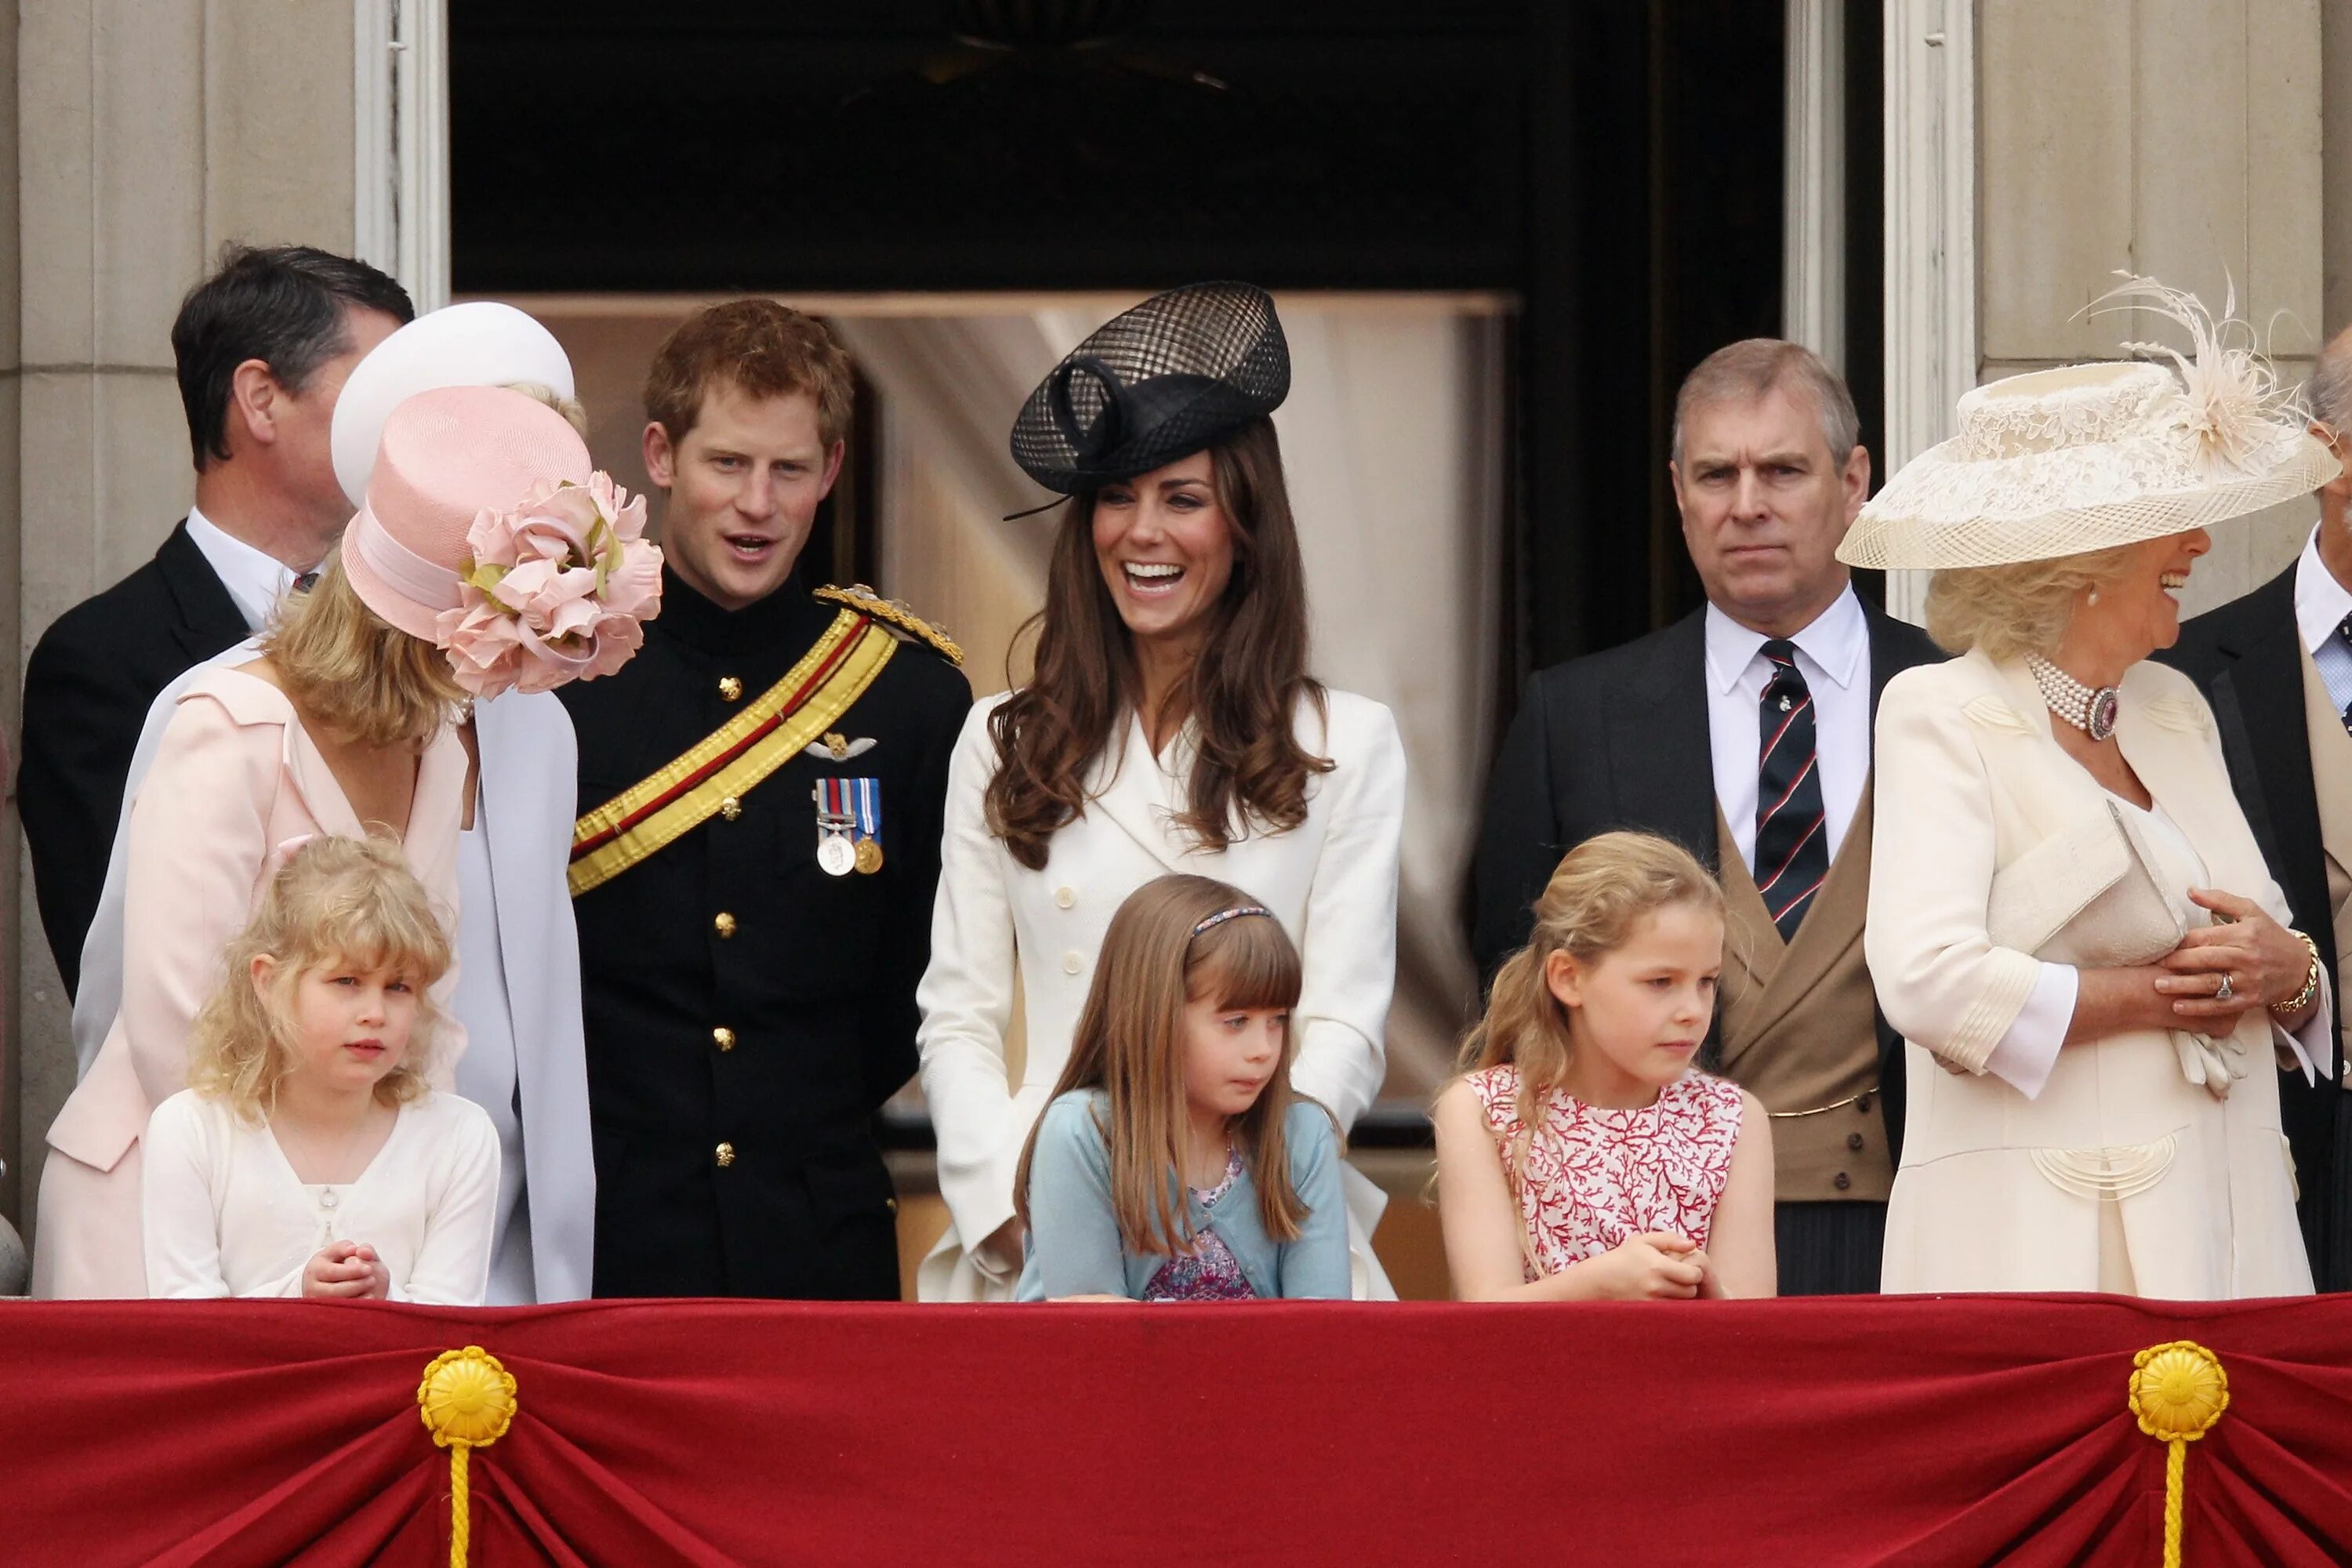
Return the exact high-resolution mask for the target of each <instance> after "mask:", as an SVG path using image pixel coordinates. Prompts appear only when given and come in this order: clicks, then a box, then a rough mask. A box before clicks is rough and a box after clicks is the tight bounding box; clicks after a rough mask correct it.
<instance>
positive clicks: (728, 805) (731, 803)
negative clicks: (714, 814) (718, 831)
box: [719, 795, 743, 822]
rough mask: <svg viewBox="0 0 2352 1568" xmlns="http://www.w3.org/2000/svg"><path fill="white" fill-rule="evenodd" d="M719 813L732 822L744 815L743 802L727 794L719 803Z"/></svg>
mask: <svg viewBox="0 0 2352 1568" xmlns="http://www.w3.org/2000/svg"><path fill="white" fill-rule="evenodd" d="M742 815H743V803H742V802H741V801H740V800H738V799H736V798H735V797H734V796H733V795H727V796H725V797H723V798H722V799H721V800H720V801H719V816H723V817H725V818H726V819H727V820H728V821H730V822H732V821H734V820H735V819H736V818H737V817H739V816H742Z"/></svg>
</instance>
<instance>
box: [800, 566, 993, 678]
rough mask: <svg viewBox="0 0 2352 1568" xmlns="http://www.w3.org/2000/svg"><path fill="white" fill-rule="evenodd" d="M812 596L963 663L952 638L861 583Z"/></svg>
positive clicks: (961, 654) (904, 607)
mask: <svg viewBox="0 0 2352 1568" xmlns="http://www.w3.org/2000/svg"><path fill="white" fill-rule="evenodd" d="M813 597H815V598H818V599H822V600H823V601H824V602H825V603H826V604H828V605H841V606H842V607H843V608H844V609H850V610H856V612H857V613H858V614H859V615H861V616H870V617H872V618H873V619H875V620H877V621H879V622H881V623H882V624H883V625H884V626H889V627H892V628H893V629H895V630H898V631H901V632H904V633H906V634H907V635H908V637H912V638H914V639H915V640H916V641H917V642H920V643H926V644H929V646H930V647H932V648H934V649H935V650H937V651H938V652H939V653H940V654H941V655H943V656H944V657H945V658H946V659H947V661H948V662H949V663H950V664H952V665H954V666H956V667H957V668H962V666H963V649H962V648H961V647H957V646H956V640H955V638H953V637H950V636H948V634H947V633H945V632H943V631H941V630H940V628H939V627H937V626H933V625H931V623H930V622H929V621H927V620H925V619H923V617H922V616H919V615H917V614H915V612H914V611H912V610H910V609H908V607H907V606H906V605H903V604H900V603H899V602H898V600H896V599H886V598H884V597H883V596H882V595H879V594H877V593H876V592H875V591H874V590H873V589H871V588H869V587H867V586H866V584H863V583H852V584H850V585H849V586H848V587H846V588H819V589H818V590H817V591H816V593H815V594H814V595H813Z"/></svg>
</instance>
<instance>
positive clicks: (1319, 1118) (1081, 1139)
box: [1013, 876, 1349, 1301]
mask: <svg viewBox="0 0 2352 1568" xmlns="http://www.w3.org/2000/svg"><path fill="white" fill-rule="evenodd" d="M1298 990H1299V960H1298V950H1297V948H1295V947H1293V946H1292V945H1291V942H1290V938H1289V937H1288V936H1287V935H1286V934H1285V932H1284V931H1283V929H1282V922H1281V921H1277V920H1276V919H1275V918H1274V917H1273V915H1272V914H1270V913H1268V912H1267V910H1266V909H1265V906H1264V905H1262V904H1259V903H1257V902H1255V901H1254V900H1252V899H1251V898H1250V897H1249V896H1248V895H1247V894H1245V893H1243V892H1242V891H1240V890H1239V889H1235V888H1232V887H1229V886H1227V885H1226V884H1225V883H1223V882H1219V881H1214V880H1212V879H1209V878H1207V877H1187V876H1175V877H1160V878H1158V879H1155V880H1152V881H1150V882H1147V883H1145V884H1144V885H1143V886H1142V887H1141V888H1139V889H1137V890H1136V891H1135V892H1133V893H1131V894H1129V896H1128V898H1127V900H1126V901H1125V902H1124V903H1122V904H1120V905H1119V907H1118V913H1117V914H1115V915H1113V916H1112V917H1111V921H1110V929H1109V931H1107V932H1105V933H1104V936H1103V947H1102V955H1101V957H1100V958H1099V959H1098V960H1097V962H1096V963H1095V973H1094V983H1093V984H1092V985H1091V986H1089V987H1088V989H1087V1005H1086V1010H1085V1011H1084V1012H1083V1013H1082V1014H1080V1015H1079V1017H1078V1029H1077V1037H1076V1039H1075V1040H1073V1041H1072V1042H1071V1045H1070V1058H1069V1060H1068V1061H1067V1062H1066V1064H1065V1065H1064V1066H1063V1068H1062V1075H1061V1078H1060V1079H1059V1081H1057V1082H1056V1083H1055V1086H1054V1098H1053V1100H1052V1102H1051V1103H1049V1104H1048V1105H1047V1106H1046V1108H1045V1115H1044V1117H1042V1118H1041V1119H1040V1120H1039V1121H1038V1123H1037V1126H1036V1129H1035V1130H1034V1131H1032V1132H1031V1133H1030V1134H1029V1140H1028V1143H1027V1145H1026V1146H1025V1147H1024V1149H1023V1150H1022V1151H1021V1163H1020V1166H1019V1169H1018V1171H1017V1173H1015V1175H1014V1177H1013V1204H1014V1210H1015V1213H1016V1214H1017V1215H1019V1217H1020V1221H1021V1223H1022V1225H1023V1226H1024V1228H1025V1229H1026V1231H1027V1237H1028V1241H1027V1249H1026V1261H1025V1265H1024V1268H1023V1269H1022V1272H1021V1283H1020V1287H1019V1289H1018V1291H1017V1292H1016V1294H1017V1297H1018V1299H1019V1300H1024V1301H1035V1300H1076V1299H1086V1300H1133V1301H1247V1300H1259V1299H1263V1298H1270V1297H1284V1298H1289V1299H1292V1300H1297V1299H1301V1298H1321V1299H1325V1300H1345V1299H1346V1297H1347V1295H1348V1293H1349V1288H1348V1229H1347V1217H1346V1212H1345V1208H1344V1206H1343V1204H1342V1201H1341V1198H1340V1194H1339V1134H1338V1132H1337V1130H1336V1129H1334V1127H1333V1126H1332V1124H1331V1118H1330V1115H1329V1113H1328V1112H1327V1111H1325V1110H1324V1109H1323V1108H1322V1107H1321V1106H1319V1105H1318V1104H1316V1103H1315V1102H1314V1101H1313V1100H1307V1099H1304V1098H1302V1097H1300V1096H1298V1095H1297V1094H1295V1093H1293V1092H1292V1089H1291V1087H1290V1068H1291V1062H1292V1058H1294V1057H1295V1056H1296V1054H1297V1040H1296V1038H1295V1037H1293V1035H1292V1033H1291V1029H1290V1023H1291V1010H1292V1009H1293V1008H1294V1007H1295V1006H1297V1002H1298Z"/></svg>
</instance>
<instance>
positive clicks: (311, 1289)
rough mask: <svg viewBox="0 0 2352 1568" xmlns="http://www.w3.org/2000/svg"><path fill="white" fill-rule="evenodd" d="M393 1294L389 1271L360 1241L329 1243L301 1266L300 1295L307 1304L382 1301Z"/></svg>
mask: <svg viewBox="0 0 2352 1568" xmlns="http://www.w3.org/2000/svg"><path fill="white" fill-rule="evenodd" d="M391 1294H392V1270H391V1269H389V1268H385V1267H384V1266H383V1259H382V1258H378V1257H377V1256H376V1255H375V1248H374V1247H370V1246H369V1245H368V1244H367V1243H366V1242H363V1241H336V1242H330V1243H329V1244H328V1245H327V1246H325V1247H320V1249H319V1250H318V1251H317V1252H316V1253H313V1254H312V1255H311V1258H310V1262H308V1263H306V1264H304V1265H303V1266H302V1296H303V1299H304V1300H310V1301H369V1300H373V1301H381V1300H385V1299H386V1298H387V1297H389V1296H390V1295H391Z"/></svg>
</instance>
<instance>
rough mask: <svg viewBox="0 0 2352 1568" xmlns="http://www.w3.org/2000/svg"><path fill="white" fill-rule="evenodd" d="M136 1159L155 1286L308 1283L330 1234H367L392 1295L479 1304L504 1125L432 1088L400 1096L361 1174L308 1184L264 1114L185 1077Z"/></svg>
mask: <svg viewBox="0 0 2352 1568" xmlns="http://www.w3.org/2000/svg"><path fill="white" fill-rule="evenodd" d="M145 1148H146V1153H145V1156H144V1161H145V1163H143V1164H142V1166H141V1168H140V1173H139V1175H140V1195H141V1204H140V1206H141V1209H142V1218H143V1220H144V1222H145V1223H144V1234H143V1237H142V1240H143V1242H144V1245H145V1247H146V1254H147V1294H148V1295H150V1296H174V1297H217V1296H299V1295H300V1294H301V1293H302V1270H303V1269H304V1268H306V1267H307V1266H308V1265H309V1264H310V1259H311V1258H312V1257H314V1256H315V1255H317V1253H318V1252H319V1251H320V1249H321V1248H323V1247H326V1246H327V1245H328V1244H329V1243H330V1242H335V1241H357V1242H365V1243H366V1244H367V1245H368V1246H370V1247H373V1248H374V1249H375V1255H376V1257H377V1258H380V1259H381V1260H382V1261H383V1266H384V1268H385V1269H386V1271H387V1272H389V1273H390V1275H391V1276H392V1281H391V1299H392V1300H395V1301H421V1302H426V1303H430V1304H432V1305H436V1306H444V1307H478V1306H480V1305H481V1304H482V1297H483V1293H484V1290H485V1289H486V1287H487V1286H488V1280H489V1272H490V1239H491V1237H490V1227H491V1225H492V1222H493V1215H494V1211H495V1209H496V1207H497V1203H498V1194H499V1135H498V1133H497V1131H495V1130H493V1129H492V1127H491V1126H490V1119H489V1118H488V1116H486V1115H484V1114H483V1112H482V1108H481V1107H480V1106H478V1105H476V1104H475V1103H474V1102H473V1101H471V1100H463V1099H460V1098H459V1097H458V1096H457V1095H454V1094H439V1093H432V1092H428V1093H426V1094H425V1095H424V1096H422V1097H421V1098H419V1099H416V1100H411V1101H409V1102H408V1103H407V1104H406V1105H404V1106H402V1107H401V1108H400V1115H399V1119H398V1120H397V1121H394V1123H393V1125H392V1132H391V1135H390V1136H388V1137H387V1138H385V1140H384V1142H383V1148H381V1149H379V1150H377V1151H376V1152H375V1158H374V1159H373V1160H371V1161H370V1162H369V1163H368V1167H367V1169H366V1170H364V1171H362V1173H360V1176H359V1179H358V1180H357V1181H354V1182H338V1183H332V1184H329V1183H316V1182H314V1183H305V1182H304V1181H303V1180H302V1179H301V1178H300V1177H299V1176H298V1175H296V1174H295V1173H294V1167H293V1166H292V1165H291V1164H289V1163H287V1159H286V1155H285V1152H283V1151H282V1150H280V1149H279V1148H278V1140H277V1138H276V1136H275V1135H273V1134H272V1133H271V1132H270V1131H269V1129H268V1126H267V1125H266V1124H263V1123H259V1122H250V1121H246V1120H245V1119H244V1118H243V1117H241V1116H239V1115H238V1114H237V1113H236V1110H233V1109H232V1108H231V1107H230V1106H229V1105H228V1104H227V1103H226V1102H225V1101H222V1100H212V1099H208V1098H206V1097H205V1096H203V1095H200V1094H198V1093H197V1092H196V1091H195V1090H194V1089H182V1090H181V1091H180V1092H179V1093H177V1094H175V1095H173V1096H172V1098H171V1099H169V1100H165V1101H164V1102H163V1104H161V1105H159V1106H157V1107H156V1108H155V1111H154V1114H153V1115H152V1117H151V1118H150V1119H149V1121H148V1123H147V1136H146V1139H145Z"/></svg>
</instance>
